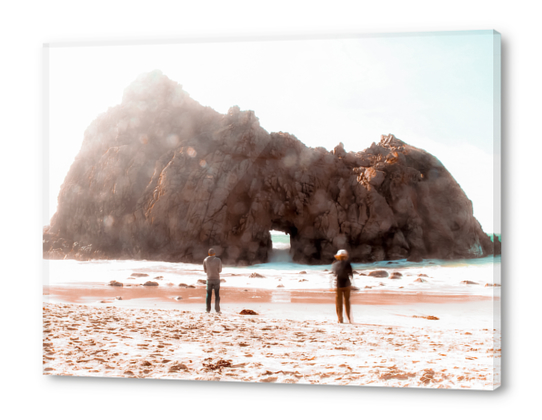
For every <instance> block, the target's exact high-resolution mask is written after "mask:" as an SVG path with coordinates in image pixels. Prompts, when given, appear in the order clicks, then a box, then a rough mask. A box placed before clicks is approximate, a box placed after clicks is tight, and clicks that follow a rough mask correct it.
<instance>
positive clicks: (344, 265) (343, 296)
mask: <svg viewBox="0 0 542 420" xmlns="http://www.w3.org/2000/svg"><path fill="white" fill-rule="evenodd" d="M335 260H336V261H333V264H332V265H331V271H332V272H333V274H334V275H335V281H336V285H335V286H336V290H335V292H336V295H335V306H336V309H337V317H338V318H339V323H341V324H342V322H343V301H344V309H345V312H346V318H347V319H348V322H349V323H351V322H352V318H351V317H350V287H351V286H352V283H351V282H350V279H351V278H352V277H353V276H354V273H353V272H352V266H351V265H350V261H348V252H346V250H344V249H340V250H339V252H337V255H335Z"/></svg>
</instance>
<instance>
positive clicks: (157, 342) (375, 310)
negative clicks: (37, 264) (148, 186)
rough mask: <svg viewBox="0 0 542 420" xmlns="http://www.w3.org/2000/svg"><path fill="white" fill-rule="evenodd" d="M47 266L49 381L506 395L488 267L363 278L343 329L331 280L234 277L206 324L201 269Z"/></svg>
mask: <svg viewBox="0 0 542 420" xmlns="http://www.w3.org/2000/svg"><path fill="white" fill-rule="evenodd" d="M47 263H48V264H49V281H48V282H47V283H46V284H45V285H44V308H43V316H44V360H43V366H44V373H45V374H50V375H75V376H100V377H101V376H104V377H137V378H154V379H158V378H160V379H182V380H213V381H216V380H220V381H248V382H275V383H301V384H322V385H368V386H391V387H426V388H448V389H449V388H452V389H477V390H492V389H494V388H496V387H497V386H499V384H500V375H499V364H500V326H499V322H500V313H499V299H500V287H499V286H500V285H498V284H493V283H492V281H493V279H495V278H496V277H494V275H493V271H494V267H492V264H491V262H489V263H487V262H486V264H484V262H483V261H473V262H469V261H467V262H459V263H458V262H453V263H443V262H439V261H433V262H432V264H429V262H427V261H426V262H425V263H424V264H410V263H407V262H406V261H404V262H397V263H395V264H389V263H387V262H381V263H376V264H372V265H370V266H361V265H354V268H355V271H356V274H355V275H354V281H353V283H354V286H355V288H356V289H355V290H353V292H352V314H353V317H352V318H353V323H352V324H339V323H337V316H336V314H335V305H334V292H333V290H332V289H331V288H330V274H329V267H328V266H316V267H313V266H296V265H291V263H288V262H278V263H274V264H273V263H272V264H267V265H265V264H263V265H261V266H256V267H255V266H253V267H243V268H235V267H225V268H224V270H223V276H222V277H223V282H222V285H221V291H220V294H221V309H222V313H221V314H220V315H218V314H216V313H214V310H213V312H211V313H210V314H207V313H205V303H204V300H205V293H206V290H205V284H204V279H205V277H204V273H203V271H202V269H201V266H197V265H193V264H192V265H191V264H174V263H161V262H148V261H117V262H115V261H89V262H78V261H48V262H47ZM498 264H500V261H499V262H498ZM376 271H385V272H386V275H387V277H375V276H377V275H380V276H384V274H382V273H380V274H375V272H376ZM371 273H372V275H371ZM393 273H396V277H397V278H391V277H394V276H393V275H392V274H393ZM397 273H400V274H401V276H399V274H397ZM467 273H468V274H470V276H469V278H468V279H466V278H465V275H466V274H467ZM181 280H182V281H181ZM300 280H303V281H300ZM111 281H116V282H118V283H122V286H110V283H111ZM147 282H152V283H154V284H155V285H152V286H151V285H147V286H145V284H149V283H147ZM243 310H248V312H251V311H253V312H254V313H255V314H254V315H242V314H241V313H242V312H243Z"/></svg>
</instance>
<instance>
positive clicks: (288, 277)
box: [44, 232, 501, 296]
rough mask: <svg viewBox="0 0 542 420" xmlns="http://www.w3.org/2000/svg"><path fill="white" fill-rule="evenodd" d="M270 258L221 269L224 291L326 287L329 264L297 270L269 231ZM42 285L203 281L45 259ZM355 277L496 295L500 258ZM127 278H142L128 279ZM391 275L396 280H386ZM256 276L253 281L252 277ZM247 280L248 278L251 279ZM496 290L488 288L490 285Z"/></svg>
mask: <svg viewBox="0 0 542 420" xmlns="http://www.w3.org/2000/svg"><path fill="white" fill-rule="evenodd" d="M272 241H273V254H272V256H271V258H270V262H268V263H265V264H258V265H252V266H248V267H229V266H224V267H223V271H222V275H223V277H224V279H225V280H226V283H225V285H224V286H227V287H237V288H247V287H248V288H261V289H276V288H277V287H284V288H285V290H288V289H290V290H314V289H316V290H319V289H320V290H322V289H329V288H330V286H332V280H333V279H332V276H331V273H330V271H329V270H330V269H331V263H332V261H330V262H329V264H323V265H303V264H297V263H294V262H293V261H292V260H291V257H290V255H289V246H290V244H289V236H288V235H285V234H282V233H281V232H272ZM44 264H45V274H46V276H45V284H46V285H50V286H60V285H63V286H68V285H70V286H75V287H77V286H78V285H80V286H83V285H98V284H104V285H105V284H108V283H109V282H110V281H111V280H116V281H119V282H122V283H124V284H141V283H144V282H145V281H146V280H154V279H155V278H156V277H160V278H159V280H158V281H159V284H160V286H161V287H178V285H179V283H185V284H188V285H190V284H197V282H198V280H204V279H205V278H206V277H205V273H204V271H203V267H202V265H200V264H187V263H170V262H160V261H146V260H142V261H135V260H93V261H75V260H46V261H44ZM352 266H353V269H354V270H355V271H356V272H357V273H356V274H355V276H354V281H353V283H354V286H355V287H357V288H358V289H359V290H360V292H361V293H363V292H364V291H367V292H376V291H382V292H397V293H434V294H446V295H481V296H500V287H499V286H500V266H501V257H500V256H497V257H493V256H489V257H485V258H478V259H468V260H453V261H448V260H436V259H435V260H424V261H423V262H421V263H413V262H408V261H406V260H398V261H380V262H376V263H370V264H352ZM376 270H384V271H386V272H387V274H388V277H373V276H371V275H370V273H371V272H372V271H376ZM133 273H140V274H147V275H148V277H145V278H143V279H142V278H141V277H134V276H132V274H133ZM392 273H399V275H400V277H399V278H396V279H391V278H390V277H389V276H390V275H391V274H392ZM254 274H257V275H258V276H256V275H254ZM251 275H252V276H251ZM495 284H496V285H498V286H496V287H495V286H494V285H495Z"/></svg>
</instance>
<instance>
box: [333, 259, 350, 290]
mask: <svg viewBox="0 0 542 420" xmlns="http://www.w3.org/2000/svg"><path fill="white" fill-rule="evenodd" d="M331 271H333V274H335V278H336V282H337V284H336V286H337V287H338V288H340V287H348V286H351V285H352V283H350V278H351V277H353V276H354V273H353V272H352V266H351V265H350V262H349V261H334V262H333V264H332V265H331Z"/></svg>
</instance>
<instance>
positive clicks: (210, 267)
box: [203, 248, 222, 313]
mask: <svg viewBox="0 0 542 420" xmlns="http://www.w3.org/2000/svg"><path fill="white" fill-rule="evenodd" d="M208 254H209V256H208V257H207V258H205V259H204V260H203V269H204V270H205V272H206V273H207V298H206V301H205V302H206V305H207V313H209V312H211V299H212V295H213V290H214V291H215V311H216V312H217V313H220V273H221V272H222V261H221V260H220V258H218V257H216V256H215V254H216V253H215V250H214V249H213V248H211V249H209V252H208Z"/></svg>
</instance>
